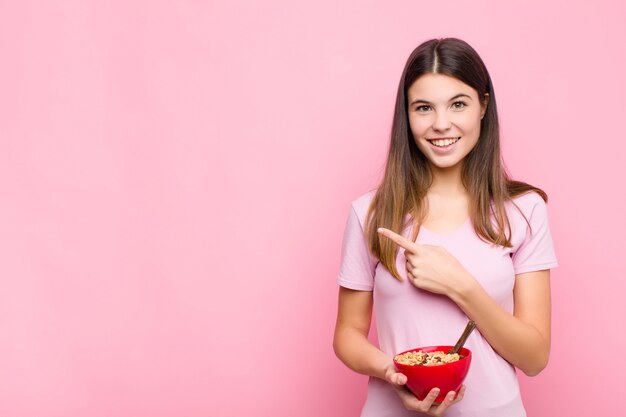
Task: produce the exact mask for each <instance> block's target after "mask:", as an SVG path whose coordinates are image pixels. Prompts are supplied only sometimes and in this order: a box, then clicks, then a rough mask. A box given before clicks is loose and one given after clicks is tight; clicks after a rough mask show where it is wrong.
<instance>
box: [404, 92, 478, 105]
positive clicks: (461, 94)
mask: <svg viewBox="0 0 626 417" xmlns="http://www.w3.org/2000/svg"><path fill="white" fill-rule="evenodd" d="M461 97H466V98H469V99H470V100H471V99H472V97H470V96H469V95H467V94H465V93H459V94H457V95H456V96H454V97H452V98H451V99H450V100H448V102H451V101H454V100H456V99H457V98H461ZM417 103H423V104H431V103H430V101H428V100H424V99H421V98H418V99H415V100H413V101H412V102H411V103H410V104H409V106H412V105H414V104H417Z"/></svg>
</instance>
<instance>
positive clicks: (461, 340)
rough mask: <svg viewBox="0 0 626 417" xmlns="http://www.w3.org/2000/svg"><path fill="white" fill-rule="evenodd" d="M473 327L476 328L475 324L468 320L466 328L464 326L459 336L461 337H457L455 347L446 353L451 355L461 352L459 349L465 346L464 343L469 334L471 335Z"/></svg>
mask: <svg viewBox="0 0 626 417" xmlns="http://www.w3.org/2000/svg"><path fill="white" fill-rule="evenodd" d="M475 327H476V323H474V322H473V321H472V320H470V321H469V322H468V323H467V326H465V330H463V334H462V335H461V337H459V341H458V342H456V345H454V347H453V348H452V349H450V350H449V351H448V354H450V355H451V354H454V353H459V351H460V350H461V348H462V347H463V345H464V344H465V341H466V340H467V338H468V337H469V335H470V333H472V330H474V328H475Z"/></svg>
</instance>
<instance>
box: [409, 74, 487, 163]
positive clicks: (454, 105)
mask: <svg viewBox="0 0 626 417" xmlns="http://www.w3.org/2000/svg"><path fill="white" fill-rule="evenodd" d="M407 99H408V116H409V124H410V127H411V132H412V133H413V139H414V140H415V143H416V144H417V147H418V148H419V149H420V150H421V151H422V153H423V154H424V155H425V156H426V158H427V159H428V161H429V162H430V164H431V166H432V167H435V168H439V169H448V168H453V167H459V166H461V163H462V162H463V159H464V158H465V156H467V154H468V153H470V151H471V150H472V149H473V148H474V146H475V145H476V143H477V142H478V138H479V136H480V121H481V119H482V117H483V115H484V114H485V110H486V108H487V104H486V99H485V100H482V101H481V100H479V98H478V93H477V92H476V90H474V89H473V88H472V87H470V86H469V85H467V84H465V83H463V82H462V81H459V80H458V79H456V78H453V77H450V76H447V75H443V74H437V73H429V74H424V75H422V76H421V77H419V78H418V79H417V80H415V82H413V84H411V86H410V87H409V89H408V91H407Z"/></svg>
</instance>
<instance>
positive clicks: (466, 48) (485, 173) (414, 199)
mask: <svg viewBox="0 0 626 417" xmlns="http://www.w3.org/2000/svg"><path fill="white" fill-rule="evenodd" d="M427 73H438V74H444V75H448V76H451V77H454V78H456V79H458V80H460V81H462V82H463V83H465V84H467V85H469V86H470V87H472V88H474V89H475V90H476V91H477V92H478V97H488V105H487V110H486V113H485V115H484V117H483V119H482V121H481V126H480V137H479V138H478V142H477V143H476V146H474V148H473V149H472V150H471V151H470V153H469V154H468V155H467V156H466V157H465V159H464V161H463V170H462V174H461V179H462V182H463V185H464V186H465V188H466V189H467V191H468V194H469V196H470V197H469V198H470V201H471V203H470V218H471V220H472V224H473V227H474V231H475V232H476V234H477V235H478V236H479V237H480V238H481V239H482V240H484V241H486V242H490V243H493V244H495V245H500V246H506V247H510V246H511V225H510V223H509V219H508V217H507V214H506V211H505V203H506V202H507V201H510V200H511V199H512V198H513V197H515V196H518V195H521V194H524V193H527V192H530V191H535V192H537V193H538V194H539V195H541V197H542V198H543V199H544V200H546V201H547V199H548V197H547V195H546V193H545V192H544V191H542V190H540V189H539V188H536V187H533V186H532V185H529V184H526V183H523V182H519V181H514V180H512V179H511V178H510V177H509V175H508V173H507V171H506V168H505V166H504V164H503V162H502V157H501V154H500V128H499V124H498V111H497V107H496V96H495V93H494V90H493V85H492V83H491V77H489V73H488V72H487V68H486V67H485V64H484V63H483V61H482V59H481V58H480V56H479V55H478V53H477V52H476V51H475V50H474V49H473V48H472V47H471V46H470V45H468V44H467V43H466V42H464V41H462V40H460V39H455V38H445V39H432V40H429V41H427V42H424V43H423V44H421V45H419V46H418V47H417V48H415V50H414V51H413V53H411V55H410V56H409V59H408V60H407V63H406V65H405V67H404V71H403V72H402V77H401V79H400V85H399V86H398V94H397V97H396V105H395V110H394V115H393V125H392V128H391V142H390V145H389V155H388V157H387V163H386V168H385V174H384V176H383V180H382V183H381V184H380V186H379V188H378V190H377V191H376V194H375V195H374V198H373V200H372V202H371V204H370V207H369V212H368V216H367V222H366V234H367V238H368V242H369V246H370V249H371V251H372V253H373V254H374V255H375V256H376V257H378V259H380V261H381V262H382V264H383V265H384V266H385V267H386V268H387V269H388V270H389V271H390V272H391V274H392V275H393V276H395V277H396V278H398V279H400V276H399V274H398V271H397V269H396V255H397V252H398V247H397V246H396V245H395V244H394V243H393V242H392V241H391V240H390V239H386V238H381V237H379V235H378V233H377V232H376V229H378V228H379V227H385V228H387V229H390V230H393V231H395V232H397V233H402V231H403V230H404V228H405V227H406V226H408V225H409V223H407V216H408V217H409V218H410V219H411V222H412V224H413V226H414V232H413V233H414V236H413V239H415V237H416V236H417V233H418V230H419V224H420V222H422V221H423V219H424V218H425V215H426V211H427V207H426V204H425V200H424V198H425V197H426V193H427V191H428V188H429V187H430V185H431V183H432V173H431V171H430V167H429V164H428V160H427V159H426V157H425V156H424V154H423V153H422V152H421V151H420V150H419V149H418V147H417V145H416V144H415V141H414V140H413V135H412V134H411V130H410V126H409V121H408V113H407V97H406V93H407V90H408V89H409V87H410V86H411V85H412V84H413V82H415V80H417V79H418V78H419V77H420V76H422V75H424V74H427ZM486 94H487V96H486Z"/></svg>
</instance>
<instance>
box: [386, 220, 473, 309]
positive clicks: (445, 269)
mask: <svg viewBox="0 0 626 417" xmlns="http://www.w3.org/2000/svg"><path fill="white" fill-rule="evenodd" d="M378 233H379V234H380V235H382V236H385V237H387V238H389V239H391V240H392V241H393V242H395V243H396V244H397V245H398V246H400V247H401V248H403V249H404V257H405V258H406V273H407V277H408V278H409V280H410V281H411V283H412V284H413V285H415V286H416V287H417V288H420V289H422V290H426V291H430V292H433V293H437V294H443V295H446V296H448V297H451V296H452V295H453V294H455V293H459V292H460V291H461V290H462V289H463V288H466V287H467V286H468V285H469V284H471V282H472V281H473V280H474V278H473V277H472V276H471V275H470V274H469V272H467V270H466V269H465V268H463V265H461V263H460V262H459V261H458V260H457V259H456V258H455V257H454V256H452V255H451V254H450V252H448V251H447V250H446V249H445V248H442V247H441V246H432V245H420V244H417V243H415V242H413V241H411V240H409V239H407V238H405V237H404V236H401V235H399V234H397V233H394V232H392V231H391V230H389V229H385V228H382V227H381V228H379V229H378Z"/></svg>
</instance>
